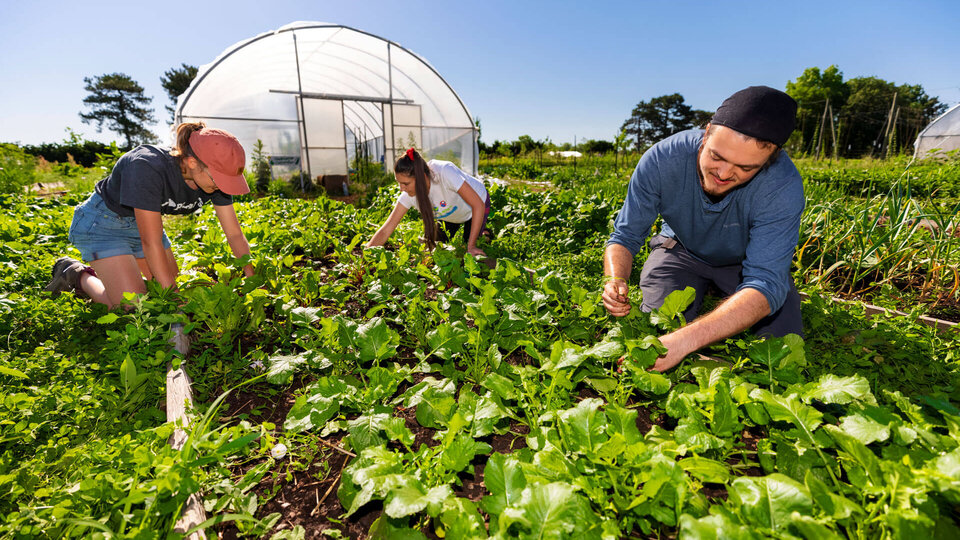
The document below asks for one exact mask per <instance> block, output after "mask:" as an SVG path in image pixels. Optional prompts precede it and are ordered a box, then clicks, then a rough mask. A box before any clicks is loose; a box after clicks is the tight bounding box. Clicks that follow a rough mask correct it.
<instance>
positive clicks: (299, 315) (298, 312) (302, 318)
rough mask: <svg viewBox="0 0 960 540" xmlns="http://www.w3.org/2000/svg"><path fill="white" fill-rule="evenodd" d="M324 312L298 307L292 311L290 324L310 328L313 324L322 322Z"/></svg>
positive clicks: (318, 309)
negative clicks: (321, 317)
mask: <svg viewBox="0 0 960 540" xmlns="http://www.w3.org/2000/svg"><path fill="white" fill-rule="evenodd" d="M322 312H323V310H322V309H320V308H312V307H296V308H293V309H291V310H290V322H291V323H293V324H295V325H297V326H310V325H311V324H312V323H314V322H316V321H319V320H320V315H317V314H318V313H322Z"/></svg>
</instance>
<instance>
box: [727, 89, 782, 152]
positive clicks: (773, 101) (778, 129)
mask: <svg viewBox="0 0 960 540" xmlns="http://www.w3.org/2000/svg"><path fill="white" fill-rule="evenodd" d="M796 122H797V102H796V101H794V100H793V98H792V97H790V96H788V95H787V94H785V93H784V92H781V91H780V90H777V89H774V88H770V87H769V86H751V87H749V88H744V89H743V90H740V91H739V92H736V93H735V94H733V95H732V96H730V97H728V98H727V99H725V100H724V101H723V103H722V104H721V105H720V108H719V109H717V112H716V113H714V115H713V120H711V121H710V123H711V124H713V125H717V126H726V127H728V128H730V129H732V130H735V131H739V132H740V133H743V134H744V135H749V136H750V137H753V138H755V139H760V140H761V141H767V142H772V143H773V144H775V145H777V146H783V145H784V143H786V142H787V139H788V138H789V137H790V134H791V133H793V128H794V126H796Z"/></svg>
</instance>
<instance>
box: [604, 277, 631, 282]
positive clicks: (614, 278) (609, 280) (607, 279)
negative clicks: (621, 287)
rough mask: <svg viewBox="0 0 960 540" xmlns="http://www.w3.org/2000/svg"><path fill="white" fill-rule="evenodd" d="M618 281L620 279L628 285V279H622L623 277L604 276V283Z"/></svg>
mask: <svg viewBox="0 0 960 540" xmlns="http://www.w3.org/2000/svg"><path fill="white" fill-rule="evenodd" d="M618 279H619V280H620V281H622V282H624V283H627V280H626V278H622V277H619V276H603V282H604V283H609V282H611V281H616V280H618Z"/></svg>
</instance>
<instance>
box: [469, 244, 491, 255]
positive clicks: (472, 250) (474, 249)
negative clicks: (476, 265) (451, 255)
mask: <svg viewBox="0 0 960 540" xmlns="http://www.w3.org/2000/svg"><path fill="white" fill-rule="evenodd" d="M467 253H469V254H471V255H473V256H474V257H486V256H487V254H486V253H484V251H483V250H482V249H480V248H478V247H476V246H474V247H468V248H467Z"/></svg>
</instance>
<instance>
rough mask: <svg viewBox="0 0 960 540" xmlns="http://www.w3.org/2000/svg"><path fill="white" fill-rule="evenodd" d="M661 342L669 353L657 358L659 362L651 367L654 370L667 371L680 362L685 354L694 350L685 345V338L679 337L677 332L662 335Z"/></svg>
mask: <svg viewBox="0 0 960 540" xmlns="http://www.w3.org/2000/svg"><path fill="white" fill-rule="evenodd" d="M660 343H661V344H662V345H663V346H664V347H666V348H667V354H665V355H663V356H661V357H660V358H657V362H656V363H655V364H653V367H652V368H650V369H652V370H653V371H660V372H664V371H667V370H668V369H671V368H673V367H674V366H676V365H677V364H679V363H680V361H681V360H683V359H684V357H685V356H687V355H688V354H690V353H692V352H693V351H692V350H687V347H684V345H685V344H684V342H683V340H682V339H681V338H679V337H677V333H676V332H671V333H669V334H667V335H665V336H663V337H661V338H660Z"/></svg>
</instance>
